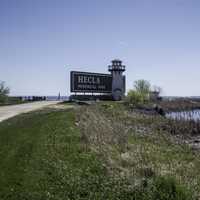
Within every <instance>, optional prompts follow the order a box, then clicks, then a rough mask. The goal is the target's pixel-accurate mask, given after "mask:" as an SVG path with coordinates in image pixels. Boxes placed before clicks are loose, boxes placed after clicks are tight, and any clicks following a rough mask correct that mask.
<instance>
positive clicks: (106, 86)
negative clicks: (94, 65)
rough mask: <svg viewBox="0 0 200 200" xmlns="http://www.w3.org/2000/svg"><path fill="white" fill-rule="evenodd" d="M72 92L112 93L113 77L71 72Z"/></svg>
mask: <svg viewBox="0 0 200 200" xmlns="http://www.w3.org/2000/svg"><path fill="white" fill-rule="evenodd" d="M70 79H71V92H81V93H112V75H111V74H100V73H91V72H79V71H71V76H70Z"/></svg>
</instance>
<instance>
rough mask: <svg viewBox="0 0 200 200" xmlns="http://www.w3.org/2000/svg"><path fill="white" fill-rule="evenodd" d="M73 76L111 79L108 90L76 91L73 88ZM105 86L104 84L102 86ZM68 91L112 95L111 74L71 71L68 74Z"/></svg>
mask: <svg viewBox="0 0 200 200" xmlns="http://www.w3.org/2000/svg"><path fill="white" fill-rule="evenodd" d="M74 75H86V76H96V77H106V78H110V79H111V83H110V84H111V85H110V90H98V89H96V90H95V89H83V90H81V89H80V90H78V89H76V88H75V82H74ZM104 85H106V84H104ZM70 90H71V92H75V93H76V92H77V93H105V94H111V93H112V75H111V74H103V73H92V72H82V71H71V72H70Z"/></svg>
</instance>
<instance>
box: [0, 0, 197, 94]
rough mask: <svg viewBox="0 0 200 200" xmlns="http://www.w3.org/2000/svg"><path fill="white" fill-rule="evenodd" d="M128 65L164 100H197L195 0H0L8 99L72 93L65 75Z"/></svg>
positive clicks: (0, 59)
mask: <svg viewBox="0 0 200 200" xmlns="http://www.w3.org/2000/svg"><path fill="white" fill-rule="evenodd" d="M113 59H121V60H122V61H123V64H124V65H126V72H125V75H126V88H127V91H128V90H129V89H131V88H133V84H134V81H136V80H138V79H145V80H148V81H150V83H151V84H152V85H157V86H160V87H161V88H162V89H163V93H162V95H166V96H200V1H199V0H0V80H1V81H5V83H6V85H7V86H9V87H10V90H11V91H10V92H11V93H10V94H11V95H58V93H59V92H60V93H61V95H69V94H70V71H71V70H75V71H78V70H80V71H86V72H99V73H109V72H108V71H107V66H108V65H109V64H110V62H111V60H113Z"/></svg>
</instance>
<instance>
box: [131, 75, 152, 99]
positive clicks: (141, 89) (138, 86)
mask: <svg viewBox="0 0 200 200" xmlns="http://www.w3.org/2000/svg"><path fill="white" fill-rule="evenodd" d="M134 88H135V91H136V92H138V93H139V94H140V95H141V96H142V98H143V102H145V101H148V100H149V94H150V91H151V89H150V88H151V84H150V83H149V82H148V81H146V80H143V79H141V80H137V81H135V83H134Z"/></svg>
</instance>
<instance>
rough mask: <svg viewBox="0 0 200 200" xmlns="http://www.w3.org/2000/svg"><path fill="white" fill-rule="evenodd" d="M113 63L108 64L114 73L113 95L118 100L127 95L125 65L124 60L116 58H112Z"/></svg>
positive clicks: (109, 69) (110, 70)
mask: <svg viewBox="0 0 200 200" xmlns="http://www.w3.org/2000/svg"><path fill="white" fill-rule="evenodd" d="M111 62H112V65H109V66H108V71H109V72H111V74H112V96H113V99H114V100H116V101H119V100H121V99H122V98H123V97H124V95H125V85H126V81H125V76H124V75H123V72H124V71H125V66H124V65H122V61H121V60H118V59H115V60H112V61H111Z"/></svg>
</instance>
